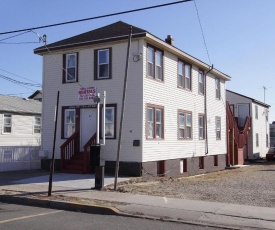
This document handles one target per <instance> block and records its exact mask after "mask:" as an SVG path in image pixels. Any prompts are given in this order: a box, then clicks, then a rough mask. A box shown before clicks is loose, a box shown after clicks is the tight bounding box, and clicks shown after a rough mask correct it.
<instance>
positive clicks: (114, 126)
mask: <svg viewBox="0 0 275 230" xmlns="http://www.w3.org/2000/svg"><path fill="white" fill-rule="evenodd" d="M107 109H110V110H112V115H113V119H112V120H113V121H112V122H108V121H107V119H106V114H107V113H106V112H105V138H107V139H114V138H115V128H116V124H115V122H116V121H115V119H116V114H115V113H116V109H115V107H114V106H106V108H105V111H106V110H107ZM102 116H103V114H102ZM108 124H113V135H107V134H106V130H107V128H106V126H107V125H108Z"/></svg>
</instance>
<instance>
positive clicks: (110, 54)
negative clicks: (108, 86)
mask: <svg viewBox="0 0 275 230" xmlns="http://www.w3.org/2000/svg"><path fill="white" fill-rule="evenodd" d="M112 62H113V58H112V48H110V49H109V78H110V79H111V78H112Z"/></svg>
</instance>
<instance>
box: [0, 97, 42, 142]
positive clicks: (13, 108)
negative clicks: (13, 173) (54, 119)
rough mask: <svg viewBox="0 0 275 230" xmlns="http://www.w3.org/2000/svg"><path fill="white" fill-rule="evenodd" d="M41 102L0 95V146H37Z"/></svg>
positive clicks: (39, 134)
mask: <svg viewBox="0 0 275 230" xmlns="http://www.w3.org/2000/svg"><path fill="white" fill-rule="evenodd" d="M41 109H42V103H41V102H39V101H35V100H29V99H25V98H21V97H13V96H6V95H0V130H1V133H0V135H1V138H0V146H21V145H24V146H26V145H31V146H38V145H40V142H41Z"/></svg>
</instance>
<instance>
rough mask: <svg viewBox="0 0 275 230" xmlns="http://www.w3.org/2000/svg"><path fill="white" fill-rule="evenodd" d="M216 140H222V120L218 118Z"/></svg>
mask: <svg viewBox="0 0 275 230" xmlns="http://www.w3.org/2000/svg"><path fill="white" fill-rule="evenodd" d="M216 139H217V140H221V118H220V117H216Z"/></svg>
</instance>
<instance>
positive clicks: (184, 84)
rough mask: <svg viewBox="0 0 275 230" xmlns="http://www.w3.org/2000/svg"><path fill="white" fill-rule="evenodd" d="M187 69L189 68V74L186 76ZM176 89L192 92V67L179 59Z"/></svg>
mask: <svg viewBox="0 0 275 230" xmlns="http://www.w3.org/2000/svg"><path fill="white" fill-rule="evenodd" d="M187 68H189V74H187V71H186V69H187ZM181 72H182V73H181ZM178 87H179V88H182V89H186V90H189V91H191V90H192V65H190V64H188V63H185V62H184V61H182V60H180V59H179V60H178Z"/></svg>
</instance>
